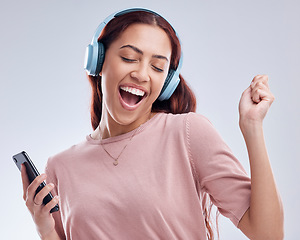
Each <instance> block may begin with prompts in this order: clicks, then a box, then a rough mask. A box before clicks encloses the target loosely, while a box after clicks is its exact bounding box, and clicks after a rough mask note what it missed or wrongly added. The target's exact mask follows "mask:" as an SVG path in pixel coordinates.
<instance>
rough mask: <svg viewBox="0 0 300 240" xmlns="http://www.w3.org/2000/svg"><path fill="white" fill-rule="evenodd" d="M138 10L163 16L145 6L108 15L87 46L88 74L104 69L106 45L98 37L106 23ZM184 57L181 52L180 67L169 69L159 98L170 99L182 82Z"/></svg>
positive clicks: (97, 72)
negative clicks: (180, 76)
mask: <svg viewBox="0 0 300 240" xmlns="http://www.w3.org/2000/svg"><path fill="white" fill-rule="evenodd" d="M137 11H144V12H149V13H152V14H154V15H157V16H160V17H162V16H161V15H159V14H158V13H156V12H154V11H151V10H149V9H145V8H128V9H124V10H121V11H118V12H115V13H113V14H111V15H109V16H108V17H106V18H105V19H104V21H103V22H102V23H100V25H99V26H98V27H97V29H96V31H95V33H94V35H93V38H92V41H91V44H89V45H88V46H87V48H86V52H85V61H84V69H85V70H86V72H87V74H88V75H92V76H98V74H99V73H100V71H101V69H102V65H103V62H104V54H105V49H104V45H103V44H102V43H101V42H98V37H99V35H100V34H101V32H102V30H103V29H104V27H105V26H106V24H107V23H108V22H110V21H111V20H112V19H113V18H115V17H119V16H122V15H124V14H127V13H130V12H137ZM162 18H163V17H162ZM163 19H165V18H163ZM165 20H166V19H165ZM166 21H167V20H166ZM167 22H168V21H167ZM168 23H169V22H168ZM169 24H170V23H169ZM170 26H171V27H172V25H171V24H170ZM172 29H173V30H174V32H175V34H176V36H177V38H178V39H179V42H180V38H179V36H178V35H177V33H176V31H175V29H174V28H173V27H172ZM182 59H183V57H182V52H181V57H180V60H179V63H178V67H177V68H176V69H175V70H174V69H170V70H169V72H168V76H167V78H166V80H165V83H164V86H163V88H162V91H161V93H160V95H159V97H158V100H160V101H163V100H167V99H169V98H170V96H171V95H172V94H173V92H174V91H175V89H176V87H177V86H178V84H179V82H180V78H179V73H180V69H181V66H182Z"/></svg>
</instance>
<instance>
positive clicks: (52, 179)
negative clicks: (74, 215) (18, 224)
mask: <svg viewBox="0 0 300 240" xmlns="http://www.w3.org/2000/svg"><path fill="white" fill-rule="evenodd" d="M51 161H52V159H51V158H49V159H48V162H47V165H46V167H45V173H46V175H47V179H46V182H47V183H53V184H54V185H55V187H54V189H53V190H52V195H53V196H56V195H58V194H59V193H58V181H57V178H56V176H55V172H54V166H52V165H53V164H52V162H51ZM52 216H53V218H54V220H55V230H56V232H57V234H58V235H59V237H60V238H61V239H66V236H65V233H64V228H63V224H62V221H61V212H60V210H59V211H57V212H54V213H52Z"/></svg>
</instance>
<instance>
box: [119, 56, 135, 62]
mask: <svg viewBox="0 0 300 240" xmlns="http://www.w3.org/2000/svg"><path fill="white" fill-rule="evenodd" d="M121 58H122V60H123V61H124V62H136V60H135V59H131V58H126V57H121Z"/></svg>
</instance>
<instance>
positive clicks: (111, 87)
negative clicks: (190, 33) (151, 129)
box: [100, 24, 172, 135]
mask: <svg viewBox="0 0 300 240" xmlns="http://www.w3.org/2000/svg"><path fill="white" fill-rule="evenodd" d="M171 53H172V48H171V42H170V39H169V37H168V35H167V34H166V33H165V32H164V30H162V29H161V28H159V27H157V26H152V25H147V24H133V25H130V26H129V27H128V28H127V29H126V30H125V31H124V32H123V33H122V34H121V35H120V37H119V38H118V39H116V40H115V41H114V42H112V44H111V45H110V46H109V48H108V49H107V51H106V53H105V60H104V64H103V68H102V72H101V73H100V75H101V76H102V81H101V82H102V94H103V97H102V100H103V101H102V104H103V108H102V111H103V112H102V119H101V124H103V123H106V126H105V127H106V128H111V127H114V128H123V130H122V131H121V132H123V133H124V132H128V131H131V130H133V129H135V128H136V127H138V126H139V125H141V124H142V123H144V122H146V121H147V120H148V119H149V116H150V114H151V109H152V104H153V102H154V101H155V100H156V99H157V98H158V96H159V94H160V91H161V89H162V86H163V84H164V81H165V79H166V77H167V74H168V69H169V65H170V58H171ZM107 124H108V126H107ZM119 132H120V131H119ZM110 135H111V134H110Z"/></svg>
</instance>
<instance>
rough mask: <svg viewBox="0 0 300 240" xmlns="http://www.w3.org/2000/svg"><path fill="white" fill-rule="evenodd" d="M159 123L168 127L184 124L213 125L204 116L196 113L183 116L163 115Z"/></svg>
mask: <svg viewBox="0 0 300 240" xmlns="http://www.w3.org/2000/svg"><path fill="white" fill-rule="evenodd" d="M159 121H160V122H162V123H164V124H166V125H168V126H172V125H177V126H178V125H179V124H181V123H183V124H190V123H196V124H199V125H201V124H203V125H205V124H209V125H211V123H210V121H209V120H208V119H207V118H206V117H205V116H203V115H201V114H198V113H195V112H189V113H182V114H173V113H161V114H160V118H159Z"/></svg>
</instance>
